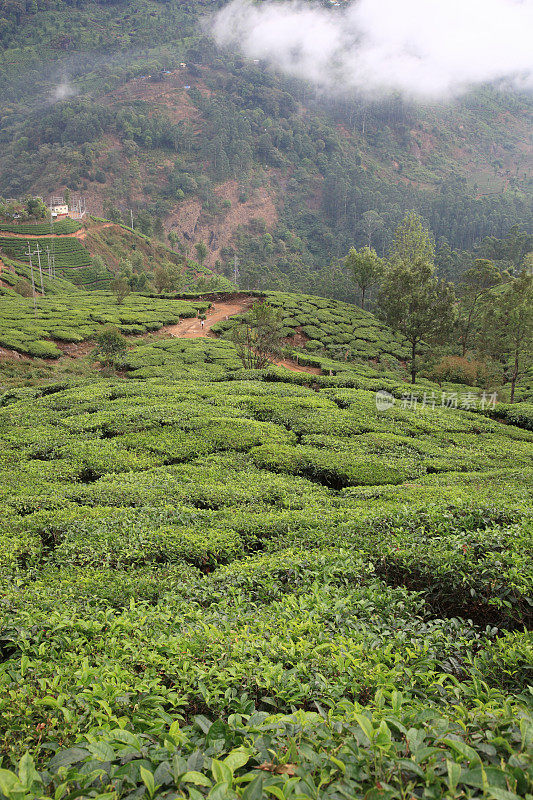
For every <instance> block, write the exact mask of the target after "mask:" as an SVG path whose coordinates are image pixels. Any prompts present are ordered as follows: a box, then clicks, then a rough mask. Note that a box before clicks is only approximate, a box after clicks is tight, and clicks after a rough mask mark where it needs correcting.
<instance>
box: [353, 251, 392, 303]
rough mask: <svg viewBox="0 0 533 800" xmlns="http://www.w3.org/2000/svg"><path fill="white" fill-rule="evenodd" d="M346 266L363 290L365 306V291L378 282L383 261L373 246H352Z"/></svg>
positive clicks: (362, 296) (362, 299) (362, 298)
mask: <svg viewBox="0 0 533 800" xmlns="http://www.w3.org/2000/svg"><path fill="white" fill-rule="evenodd" d="M344 266H345V267H347V269H349V270H350V272H351V274H352V275H353V277H354V280H355V282H356V283H357V285H358V286H359V289H360V290H361V308H364V307H365V292H366V290H367V289H368V288H369V287H370V286H373V285H374V284H375V283H377V282H378V280H379V277H380V275H381V274H382V272H383V261H382V260H381V258H379V256H378V254H377V253H376V251H375V250H374V249H373V248H372V247H363V248H362V249H361V250H356V249H355V247H352V248H351V250H350V252H349V253H348V255H347V256H346V258H345V260H344Z"/></svg>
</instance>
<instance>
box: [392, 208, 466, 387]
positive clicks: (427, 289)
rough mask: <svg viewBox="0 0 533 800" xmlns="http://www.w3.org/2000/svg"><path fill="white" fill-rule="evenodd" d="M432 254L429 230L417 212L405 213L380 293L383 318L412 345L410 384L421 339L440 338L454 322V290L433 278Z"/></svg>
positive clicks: (416, 367)
mask: <svg viewBox="0 0 533 800" xmlns="http://www.w3.org/2000/svg"><path fill="white" fill-rule="evenodd" d="M434 254H435V246H434V242H433V238H432V236H431V234H430V232H429V231H428V230H427V229H426V228H424V226H423V224H422V220H421V219H420V218H419V217H418V216H417V215H416V214H414V213H411V214H408V215H407V216H406V217H405V219H404V221H403V223H402V224H401V225H400V226H399V227H398V229H397V231H396V235H395V240H394V247H393V250H392V254H391V258H390V262H389V265H388V268H387V269H386V271H385V274H384V277H383V281H382V283H381V288H380V293H379V302H380V310H381V314H382V315H383V318H384V319H385V320H386V321H387V323H388V324H389V325H390V326H391V327H392V328H394V329H395V330H397V331H399V332H401V333H402V334H403V336H404V337H405V338H406V339H407V341H408V342H409V343H410V345H411V379H412V382H413V383H415V381H416V373H417V371H418V365H417V361H416V358H417V351H418V347H419V344H420V342H421V341H423V340H426V341H432V340H433V341H435V340H442V338H444V337H445V336H446V335H447V334H448V333H449V332H450V330H451V327H452V323H453V316H454V309H453V301H454V294H453V290H452V287H451V285H450V284H447V283H445V282H444V281H441V280H439V279H438V278H437V277H436V275H435V267H434V264H433V258H434Z"/></svg>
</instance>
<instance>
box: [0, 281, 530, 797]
mask: <svg viewBox="0 0 533 800" xmlns="http://www.w3.org/2000/svg"><path fill="white" fill-rule="evenodd" d="M268 300H269V301H270V303H272V305H273V306H277V307H278V308H280V309H281V312H282V320H283V326H284V333H287V334H288V333H290V332H291V331H293V332H294V333H293V338H294V337H296V338H295V344H294V345H292V347H291V345H290V344H288V345H287V347H288V350H286V351H285V353H286V355H287V356H288V354H289V352H290V353H291V354H292V356H291V357H292V361H291V362H290V363H292V364H293V365H296V359H298V361H299V364H300V365H308V368H309V372H305V371H296V366H293V367H291V369H286V368H284V367H281V366H270V367H268V368H267V369H264V370H246V369H244V368H243V365H242V362H241V360H240V359H239V356H238V351H237V350H236V347H235V344H234V343H233V341H232V340H231V338H228V334H229V330H228V325H231V324H232V323H234V322H235V321H234V320H231V319H230V320H228V321H227V322H226V321H225V320H223V321H222V322H220V323H218V325H216V326H214V331H216V332H217V333H218V334H219V335H218V337H214V336H209V337H204V338H197V339H190V338H170V337H168V336H166V335H165V333H164V331H163V330H161V327H162V326H164V325H168V324H171V323H175V322H176V321H177V320H179V318H180V317H182V318H184V317H185V318H186V317H188V316H190V317H194V316H196V314H198V313H202V314H205V313H206V312H208V310H209V309H208V307H209V304H210V300H209V299H207V300H199V299H196V300H191V299H189V300H187V299H175V298H174V299H172V300H171V299H165V298H149V297H143V296H142V295H131V296H130V297H128V298H126V300H125V301H124V303H123V304H122V305H118V306H117V304H116V301H115V300H114V299H113V298H112V297H111V296H110V295H108V294H107V295H106V293H103V292H94V293H83V292H78V293H75V294H72V293H71V294H70V295H67V294H63V295H61V294H59V295H55V296H51V297H50V298H47V297H45V298H40V299H39V302H38V311H39V317H38V319H37V320H35V319H34V318H33V317H32V302H31V299H28V298H21V297H19V298H7V297H4V298H3V299H2V303H3V304H4V305H3V308H4V309H5V310H7V309H8V308H9V309H10V315H11V317H10V318H8V317H6V322H8V323H10V324H11V327H12V325H13V324H15V320H18V322H17V324H18V325H19V326H20V328H19V331H20V335H21V336H22V335H24V336H26V337H27V340H26V341H33V339H31V337H38V338H37V339H35V341H41V342H43V343H45V344H46V343H48V345H49V346H50V347H52V346H54V347H58V344H61V340H62V341H63V344H64V343H70V345H69V346H71V347H73V348H75V347H77V346H78V344H81V343H80V339H81V340H83V341H85V340H86V339H91V338H92V337H94V335H95V333H96V332H97V331H98V330H99V329H100V326H101V324H102V323H103V322H113V323H114V324H116V325H118V326H119V327H121V329H122V331H123V332H124V333H127V334H135V335H136V337H138V338H135V339H129V345H128V349H127V352H126V354H125V356H124V359H123V362H122V364H121V367H120V371H119V373H115V374H111V375H109V374H108V373H107V375H108V376H107V377H106V373H105V372H101V371H100V370H99V369H98V368H97V367H96V366H95V365H94V363H93V362H91V361H89V360H87V357H85V356H84V355H83V352H82V353H79V354H78V355H79V356H81V357H78V358H73V357H71V356H72V355H73V354H75V351H74V350H72V351H70V352H71V355H70V356H69V355H65V354H64V353H63V351H61V349H60V348H58V349H59V352H58V353H51V352H50V353H46V354H45V353H41V354H40V355H46V356H50V357H51V356H57V357H54V358H51V359H49V360H39V359H35V360H32V359H31V358H29V357H27V356H26V357H25V356H23V357H22V358H19V359H18V360H17V359H14V360H11V361H10V360H9V359H7V360H6V359H4V360H2V361H1V362H0V370H1V374H2V381H3V382H4V384H5V385H6V386H8V385H9V384H11V388H6V390H5V391H4V393H3V394H2V395H1V396H0V440H1V447H0V453H1V461H0V465H1V466H0V505H1V509H2V512H1V515H0V519H1V521H0V571H1V575H2V584H1V602H0V661H1V663H0V720H1V722H0V748H1V752H2V759H3V760H2V763H1V765H0V796H2V797H5V798H6V800H19V798H24V800H26V798H27V799H28V800H30V798H41V797H51V798H57V800H61V798H72V800H74V798H75V797H87V798H92V797H94V798H105V800H115V798H116V799H117V800H118V798H130V797H138V798H143V797H144V798H153V797H161V798H169V800H171V799H172V798H182V797H183V798H190V799H191V800H200V798H203V797H210V798H242V799H243V800H252V799H253V798H272V797H275V798H280V800H284V799H285V798H286V799H287V800H290V799H291V798H294V800H296V798H332V800H333V799H335V800H337V799H338V798H348V797H349V798H352V797H365V798H368V800H374V798H376V799H377V798H382V797H384V798H411V797H420V798H444V797H449V798H452V797H453V798H492V799H493V800H515V799H516V798H527V797H530V796H532V794H533V772H532V770H533V765H532V761H531V756H532V744H533V739H532V732H533V720H532V716H531V682H532V678H533V675H532V665H533V647H532V639H531V623H532V612H533V604H532V589H533V586H532V574H533V573H532V563H531V536H532V533H533V527H532V525H533V523H532V517H531V475H532V472H531V457H532V454H533V405H532V404H531V397H530V395H529V394H528V390H527V387H526V386H524V387H522V388H521V389H520V397H519V398H518V399H519V400H520V401H521V402H518V403H515V404H513V405H505V404H503V403H494V402H492V401H491V400H490V398H487V397H486V395H485V394H484V393H483V392H482V391H481V390H480V389H477V388H476V387H471V386H463V385H460V384H441V385H439V384H436V383H431V382H430V381H428V380H424V379H422V380H420V381H419V383H417V384H416V385H415V386H413V387H410V386H409V385H408V384H406V383H405V382H404V375H403V374H402V373H401V370H400V368H399V364H400V362H399V361H398V359H400V361H401V357H402V344H401V342H400V341H399V340H397V339H396V338H395V335H393V334H392V333H391V332H390V330H389V329H387V328H386V327H385V326H384V325H383V324H382V323H378V321H377V320H376V318H375V317H373V315H372V314H369V313H367V312H363V311H361V310H360V309H357V308H355V307H353V306H349V305H348V304H342V303H335V302H334V301H326V300H322V299H321V298H313V297H311V296H297V295H282V294H280V293H271V294H270V295H269V296H268ZM208 318H209V317H208ZM59 319H61V326H62V331H61V333H58V330H59V328H58V326H59V322H58V320H59ZM134 320H135V321H134ZM348 333H349V335H350V341H351V342H353V341H354V340H355V341H360V342H361V343H363V342H364V346H365V348H367V351H368V352H367V353H366V356H367V362H366V363H362V358H360V363H357V362H356V361H354V359H353V358H352V357H350V359H349V360H344V355H343V348H344V347H345V346H346V342H345V340H344V339H343V336H346V335H348ZM306 334H307V337H308V338H307V342H308V343H309V342H313V341H315V342H319V343H320V344H321V351H320V354H319V355H314V354H313V353H312V352H310V351H309V350H305V349H302V341H303V340H304V339H305V336H306ZM6 335H7V334H6V333H4V332H2V336H3V337H5V336H6ZM365 336H366V338H365ZM298 337H303V338H298ZM357 337H358V338H357ZM52 340H54V341H55V342H56V344H54V343H53V342H52ZM287 342H290V337H288V338H287ZM1 344H2V346H3V347H7V346H11V347H15V346H16V347H17V348H18V351H19V353H22V354H23V353H29V352H31V351H30V349H29V348H28V347H27V346H26V345H25V344H24V342H23V341H22V339H21V341H20V342H19V343H15V342H13V341H11V343H10V344H9V342H6V340H5V338H3V339H2V342H1ZM22 345H24V346H22ZM360 347H361V351H360V355H361V353H362V352H363V349H364V348H363V345H362V344H361V346H360ZM312 350H313V348H311V351H312ZM376 350H377V351H379V354H380V356H381V358H383V359H384V361H383V363H382V364H381V366H380V365H379V364H377V363H374V362H375V361H376V359H375V356H376ZM84 352H85V351H84ZM35 355H38V354H37V353H35ZM335 356H336V357H337V360H335ZM372 358H374V362H372V361H370V362H369V361H368V359H372ZM387 359H390V360H387ZM393 362H396V364H397V365H398V366H396V367H395V368H394V369H393V368H392V364H393ZM388 364H390V365H391V366H390V368H389V367H388V366H387V365H388ZM299 369H304V367H299ZM377 392H382V393H384V392H385V393H386V394H382V395H377V394H376V393H377ZM380 397H381V398H382V399H383V397H385V398H386V399H387V403H385V405H380V403H379V402H378V401H379V398H380ZM528 398H529V400H528Z"/></svg>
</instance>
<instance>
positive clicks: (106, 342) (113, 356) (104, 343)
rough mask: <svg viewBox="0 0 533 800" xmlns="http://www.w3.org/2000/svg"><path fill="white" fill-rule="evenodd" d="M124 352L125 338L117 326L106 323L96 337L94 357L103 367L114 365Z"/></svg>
mask: <svg viewBox="0 0 533 800" xmlns="http://www.w3.org/2000/svg"><path fill="white" fill-rule="evenodd" d="M125 353H126V339H125V338H124V336H122V335H121V333H120V331H119V330H118V328H114V327H113V326H112V325H108V326H107V327H106V328H104V329H103V331H101V333H99V334H98V336H97V337H96V351H95V357H96V358H97V359H98V360H99V361H100V363H101V364H102V365H103V366H105V367H111V366H114V365H116V363H117V362H118V361H120V360H121V359H122V358H123V357H124V355H125Z"/></svg>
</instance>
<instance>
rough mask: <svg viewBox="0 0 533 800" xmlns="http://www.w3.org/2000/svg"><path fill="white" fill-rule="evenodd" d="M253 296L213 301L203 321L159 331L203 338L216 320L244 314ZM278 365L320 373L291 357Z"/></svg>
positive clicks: (181, 336) (183, 336)
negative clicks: (228, 300) (225, 301)
mask: <svg viewBox="0 0 533 800" xmlns="http://www.w3.org/2000/svg"><path fill="white" fill-rule="evenodd" d="M253 302H254V301H253V298H251V297H245V298H242V299H241V300H233V301H230V302H228V303H213V306H212V307H211V309H210V310H209V311H208V312H207V319H206V320H205V322H204V325H203V327H202V323H201V322H200V320H199V319H184V320H182V321H181V322H179V323H178V324H177V325H166V326H165V327H164V328H161V329H160V331H159V333H163V334H168V335H170V336H174V337H177V338H180V339H201V338H202V337H206V336H209V335H210V331H211V328H212V327H213V325H214V324H215V323H216V322H220V320H222V319H226V318H227V317H232V316H233V315H235V314H242V312H243V311H246V310H247V309H248V308H250V306H251V305H252V304H253ZM273 363H274V364H275V365H276V366H277V367H285V369H290V370H291V371H292V372H307V373H309V374H310V375H320V374H321V370H320V368H319V367H304V366H302V365H301V364H298V363H297V362H296V361H294V360H293V359H290V358H280V359H276V360H274V362H273Z"/></svg>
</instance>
